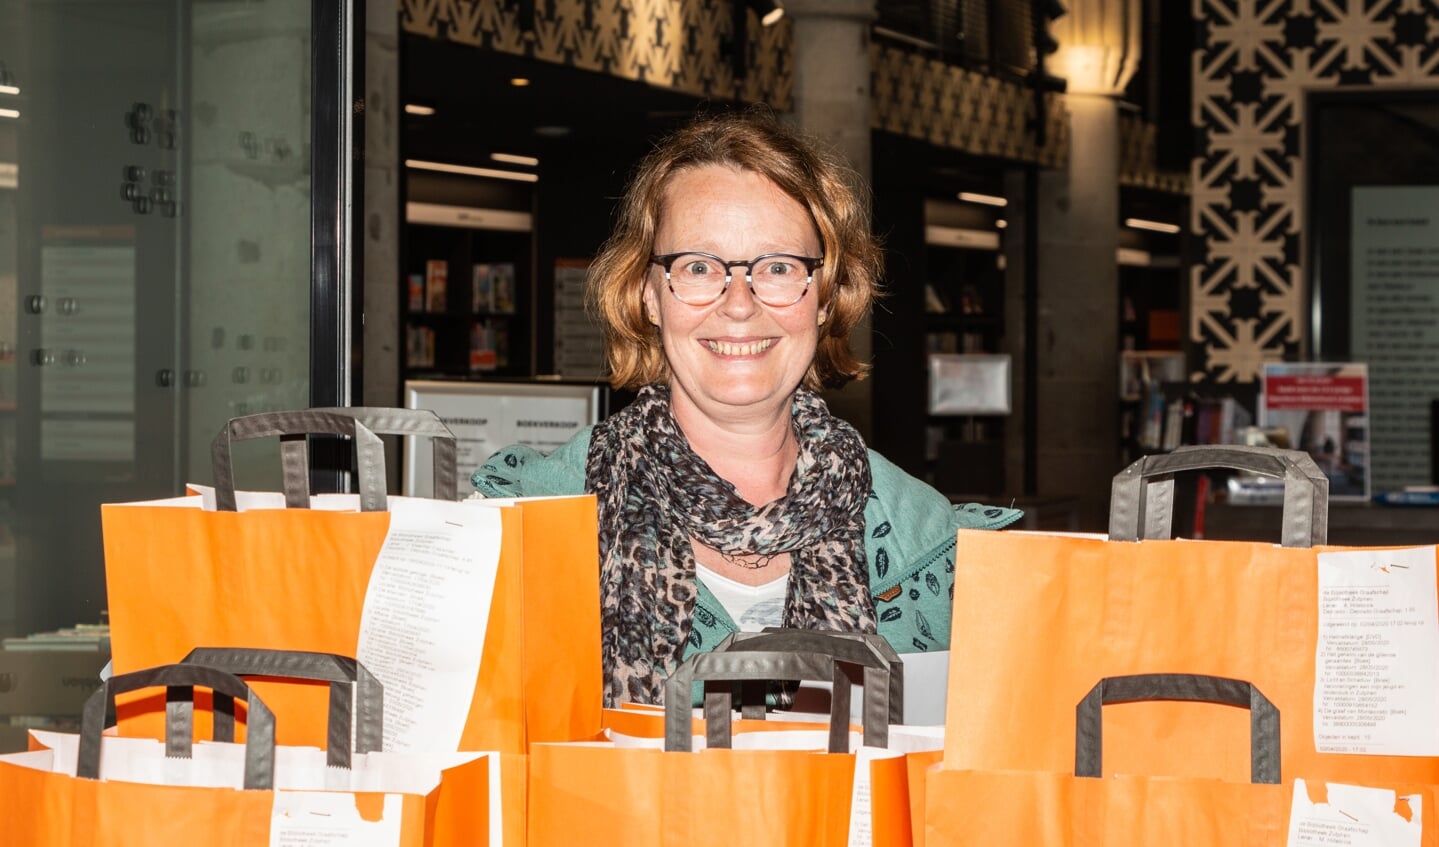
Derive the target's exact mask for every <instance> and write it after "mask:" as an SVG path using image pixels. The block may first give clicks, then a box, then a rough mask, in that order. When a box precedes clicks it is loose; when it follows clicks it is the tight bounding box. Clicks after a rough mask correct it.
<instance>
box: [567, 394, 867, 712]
mask: <svg viewBox="0 0 1439 847" xmlns="http://www.w3.org/2000/svg"><path fill="white" fill-rule="evenodd" d="M793 415H794V430H795V435H796V436H797V438H798V439H799V460H798V461H797V462H796V464H795V471H794V474H793V475H792V476H791V478H790V482H789V489H788V491H787V492H786V493H785V495H784V496H783V497H780V498H779V499H778V500H775V501H773V502H771V503H769V504H767V505H765V506H762V507H756V506H753V505H751V504H749V503H747V502H745V501H744V500H743V499H741V498H740V497H739V495H738V494H736V493H735V490H734V487H733V486H732V485H730V484H729V483H728V482H726V481H725V480H723V479H721V478H720V477H719V476H717V475H716V474H715V472H714V471H713V470H712V469H711V468H710V466H709V465H708V464H707V463H706V462H705V461H704V460H703V459H701V458H700V457H699V456H697V455H695V452H694V451H693V450H692V449H690V446H689V442H688V441H687V440H686V438H685V436H684V434H683V433H682V432H681V431H680V428H679V424H677V423H676V422H675V419H674V415H673V414H672V413H671V410H670V390H669V388H668V387H667V386H660V385H651V386H647V387H645V388H643V389H641V390H640V391H639V394H638V397H637V398H636V400H635V401H634V402H633V403H631V404H630V405H629V406H628V407H626V408H625V409H624V410H623V411H621V412H620V413H618V414H616V415H614V416H613V417H611V418H608V419H607V420H605V421H604V422H602V423H600V424H599V425H598V426H596V427H595V429H594V434H593V436H592V437H591V440H590V450H589V456H588V459H587V462H586V466H585V480H586V482H585V488H586V490H587V491H590V492H593V493H594V494H596V495H597V497H598V500H599V525H600V600H601V604H602V611H601V615H602V624H603V629H602V634H601V652H602V655H603V661H604V673H605V705H607V706H613V705H616V704H618V703H621V702H626V701H631V702H636V703H653V704H658V703H660V702H662V697H663V692H664V680H665V678H666V677H667V676H668V675H669V674H670V673H671V672H672V671H673V670H674V668H675V666H676V665H677V664H678V663H679V661H680V658H681V656H682V654H683V652H684V647H685V643H686V641H687V640H688V638H689V632H690V625H691V622H692V616H693V614H694V606H695V597H696V595H697V589H696V582H695V559H694V548H693V547H692V546H691V543H690V540H691V538H695V539H698V540H699V541H701V542H703V543H704V544H707V545H709V546H710V547H713V548H714V549H716V550H719V551H720V552H722V553H731V554H760V555H767V554H778V553H789V554H790V580H789V589H788V596H787V598H786V600H785V608H784V625H785V626H787V627H803V628H807V629H831V630H850V631H860V632H874V631H875V609H874V598H873V597H871V596H870V592H869V579H868V569H867V568H866V566H865V552H864V506H865V502H866V500H867V498H868V497H869V493H870V476H869V457H868V455H867V454H866V452H865V448H864V442H863V441H862V440H861V439H860V437H859V434H858V433H857V432H855V430H854V428H853V427H851V426H850V425H849V424H847V423H845V422H844V421H842V420H840V419H838V418H835V417H832V416H831V415H830V414H829V409H828V408H827V407H826V406H825V404H824V401H823V400H821V399H820V398H819V396H818V395H817V394H815V393H814V392H812V391H809V390H807V389H804V388H800V389H799V391H798V392H797V393H796V394H795V398H794V405H793Z"/></svg>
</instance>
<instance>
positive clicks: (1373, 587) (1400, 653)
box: [1314, 547, 1439, 756]
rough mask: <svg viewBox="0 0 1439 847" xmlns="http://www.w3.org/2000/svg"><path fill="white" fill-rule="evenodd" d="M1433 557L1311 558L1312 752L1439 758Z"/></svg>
mask: <svg viewBox="0 0 1439 847" xmlns="http://www.w3.org/2000/svg"><path fill="white" fill-rule="evenodd" d="M1435 551H1436V548H1435V547H1415V548H1410V549H1404V550H1349V551H1343V552H1335V553H1320V554H1319V557H1318V559H1319V564H1318V568H1319V639H1318V644H1317V646H1316V649H1315V657H1314V659H1315V660H1314V746H1315V749H1316V750H1318V751H1319V752H1321V753H1357V754H1369V755H1385V756H1436V755H1439V611H1436V601H1435V555H1436V552H1435Z"/></svg>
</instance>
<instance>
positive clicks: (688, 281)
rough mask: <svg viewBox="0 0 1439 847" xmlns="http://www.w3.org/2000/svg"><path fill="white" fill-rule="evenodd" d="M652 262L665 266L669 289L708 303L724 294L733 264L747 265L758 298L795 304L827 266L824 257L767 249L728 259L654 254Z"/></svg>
mask: <svg viewBox="0 0 1439 847" xmlns="http://www.w3.org/2000/svg"><path fill="white" fill-rule="evenodd" d="M650 264H654V265H659V266H660V267H661V268H664V271H665V282H666V283H668V284H669V287H670V293H671V294H673V295H674V296H675V299H676V300H678V301H680V302H681V303H684V304H687V305H690V306H708V305H709V304H711V303H713V302H715V301H716V300H718V299H720V298H721V297H723V296H724V293H725V292H726V291H728V290H729V284H730V280H731V279H733V278H734V274H733V272H732V271H733V269H734V268H744V269H745V275H744V278H745V282H747V283H749V290H750V291H751V292H752V293H753V294H754V296H755V299H756V300H758V301H760V302H761V303H763V304H765V305H766V306H793V305H794V304H795V303H798V302H799V301H800V300H801V299H802V298H803V297H804V295H805V292H806V291H809V285H810V282H811V281H813V280H814V272H815V270H816V269H818V268H822V267H824V257H823V256H821V257H819V258H812V257H809V256H794V255H791V254H789V253H766V254H764V255H763V256H756V257H755V258H753V259H749V260H747V261H738V262H726V261H725V260H724V259H721V258H720V257H719V256H715V255H712V254H710V253H666V254H664V255H663V256H651V257H650Z"/></svg>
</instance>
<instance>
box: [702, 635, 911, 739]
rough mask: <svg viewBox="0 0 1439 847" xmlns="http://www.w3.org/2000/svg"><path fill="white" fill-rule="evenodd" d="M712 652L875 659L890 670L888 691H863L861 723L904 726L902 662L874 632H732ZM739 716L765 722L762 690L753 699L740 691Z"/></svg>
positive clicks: (857, 661)
mask: <svg viewBox="0 0 1439 847" xmlns="http://www.w3.org/2000/svg"><path fill="white" fill-rule="evenodd" d="M714 649H715V652H717V653H719V652H724V651H727V650H798V651H802V652H811V653H828V654H830V655H831V656H834V657H835V658H836V659H839V660H841V661H845V662H852V663H854V664H859V665H861V666H863V663H864V661H865V659H866V658H868V657H870V656H878V658H879V659H880V660H881V661H882V662H884V666H885V667H886V668H887V669H888V670H889V687H888V688H886V689H885V690H884V691H879V690H876V689H875V686H870V685H866V686H865V687H864V715H863V718H862V723H863V724H864V725H866V726H868V725H870V724H871V723H873V724H875V725H879V724H880V723H885V722H887V723H890V724H900V723H904V660H903V659H901V658H900V657H899V653H897V652H896V651H895V649H894V647H892V646H890V643H889V642H888V641H887V640H885V637H884V636H883V635H879V634H878V633H873V632H832V631H817V630H812V629H796V628H783V627H766V628H765V629H764V630H763V631H762V632H735V633H731V634H730V635H727V636H725V637H724V639H723V640H722V641H720V643H718V644H716V645H715V648H714ZM740 693H741V699H742V700H743V703H742V708H741V713H742V714H743V716H744V717H746V718H750V719H758V720H763V719H764V705H765V702H764V689H763V686H762V685H761V686H759V687H758V689H757V690H756V691H755V693H754V694H753V695H751V694H750V692H749V691H747V690H743V689H742V690H741V692H740Z"/></svg>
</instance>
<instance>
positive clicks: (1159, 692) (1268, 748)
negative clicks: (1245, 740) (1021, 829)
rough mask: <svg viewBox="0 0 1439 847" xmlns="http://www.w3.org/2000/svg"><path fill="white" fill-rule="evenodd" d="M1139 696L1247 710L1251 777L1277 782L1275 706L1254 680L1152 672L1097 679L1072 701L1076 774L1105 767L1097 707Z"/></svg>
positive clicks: (1258, 782)
mask: <svg viewBox="0 0 1439 847" xmlns="http://www.w3.org/2000/svg"><path fill="white" fill-rule="evenodd" d="M1142 700H1193V701H1196V702H1201V703H1218V704H1221V705H1226V706H1239V707H1240V708H1244V709H1248V710H1249V781H1250V782H1252V783H1254V784H1256V785H1278V784H1279V710H1278V709H1276V708H1275V707H1274V704H1273V703H1271V702H1270V701H1269V698H1268V697H1265V696H1264V694H1263V693H1262V692H1261V691H1260V690H1259V688H1258V687H1257V686H1256V685H1254V683H1252V682H1245V681H1243V680H1239V679H1229V678H1227V677H1222V676H1204V675H1199V674H1184V673H1151V674H1136V675H1134V676H1111V677H1107V678H1105V679H1101V680H1100V681H1099V682H1098V683H1096V684H1095V686H1094V687H1093V688H1091V689H1090V690H1089V693H1088V694H1086V695H1084V699H1083V700H1080V701H1079V705H1078V706H1076V707H1075V710H1074V712H1075V714H1074V717H1075V722H1074V775H1075V776H1091V777H1098V776H1100V775H1101V774H1102V773H1103V770H1104V768H1103V762H1102V757H1103V751H1104V733H1103V723H1102V721H1101V718H1100V711H1101V710H1100V707H1101V706H1105V705H1108V704H1110V703H1134V702H1138V701H1142Z"/></svg>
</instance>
